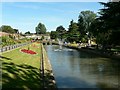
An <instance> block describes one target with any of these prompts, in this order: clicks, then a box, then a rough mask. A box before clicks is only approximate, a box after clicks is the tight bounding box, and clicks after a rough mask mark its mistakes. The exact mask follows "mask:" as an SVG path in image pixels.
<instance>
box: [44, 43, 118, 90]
mask: <svg viewBox="0 0 120 90" xmlns="http://www.w3.org/2000/svg"><path fill="white" fill-rule="evenodd" d="M45 48H46V51H47V54H48V57H49V59H50V62H51V65H52V69H53V73H54V77H55V80H56V84H57V87H58V88H97V89H99V90H102V88H116V89H117V88H119V87H120V82H119V81H120V72H119V71H120V67H119V66H120V65H119V62H118V61H116V60H113V59H109V58H103V57H100V56H96V55H94V54H92V53H85V52H82V51H78V50H75V49H69V48H66V47H63V48H62V50H60V49H59V46H58V45H52V46H51V45H48V46H45Z"/></svg>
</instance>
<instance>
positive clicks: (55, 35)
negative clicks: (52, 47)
mask: <svg viewBox="0 0 120 90" xmlns="http://www.w3.org/2000/svg"><path fill="white" fill-rule="evenodd" d="M57 37H58V32H57V31H51V33H50V38H51V39H57Z"/></svg>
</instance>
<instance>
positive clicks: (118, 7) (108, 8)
mask: <svg viewBox="0 0 120 90" xmlns="http://www.w3.org/2000/svg"><path fill="white" fill-rule="evenodd" d="M101 4H102V5H104V9H101V11H100V17H99V18H98V20H100V21H101V23H102V28H101V29H99V31H100V30H102V32H104V33H106V34H107V35H108V37H109V39H108V40H107V43H106V44H109V45H120V41H119V39H118V38H120V25H119V23H120V18H119V17H120V2H108V3H101ZM106 39H107V38H105V39H104V40H106Z"/></svg>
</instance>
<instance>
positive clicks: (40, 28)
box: [35, 23, 46, 34]
mask: <svg viewBox="0 0 120 90" xmlns="http://www.w3.org/2000/svg"><path fill="white" fill-rule="evenodd" d="M35 30H36V34H46V27H45V25H44V24H42V23H39V24H38V26H37V27H36V28H35Z"/></svg>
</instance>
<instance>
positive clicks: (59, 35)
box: [56, 25, 66, 39]
mask: <svg viewBox="0 0 120 90" xmlns="http://www.w3.org/2000/svg"><path fill="white" fill-rule="evenodd" d="M56 32H57V33H56V35H57V38H60V39H63V38H64V34H65V33H66V30H65V28H64V27H63V26H61V25H60V26H58V27H57V28H56Z"/></svg>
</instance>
